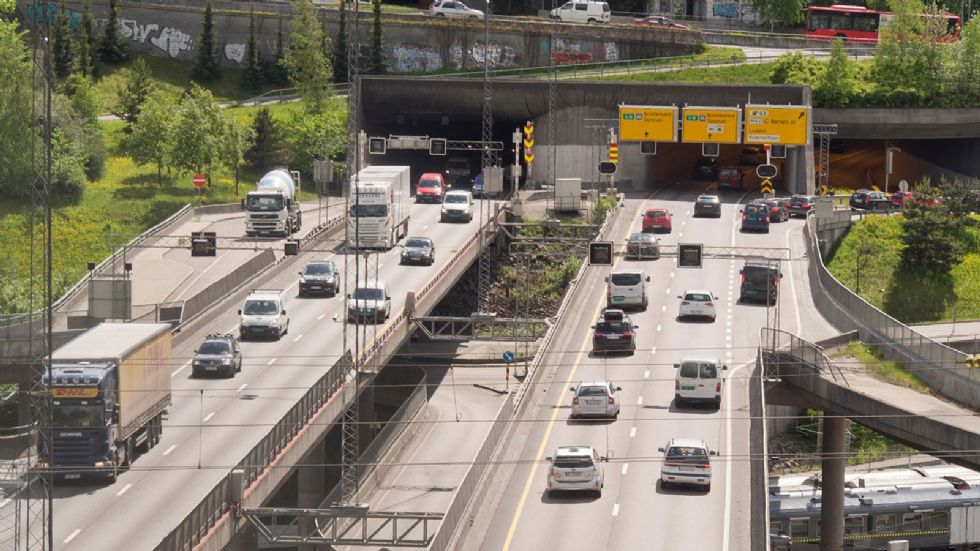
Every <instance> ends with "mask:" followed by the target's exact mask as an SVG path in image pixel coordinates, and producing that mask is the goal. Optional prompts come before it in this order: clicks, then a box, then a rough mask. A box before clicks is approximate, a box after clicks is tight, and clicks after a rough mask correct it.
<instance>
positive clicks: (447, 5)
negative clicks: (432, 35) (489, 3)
mask: <svg viewBox="0 0 980 551" xmlns="http://www.w3.org/2000/svg"><path fill="white" fill-rule="evenodd" d="M429 15H434V16H436V17H462V18H466V19H483V12H482V11H480V10H475V9H473V8H471V7H469V6H467V5H466V4H464V3H462V2H459V1H457V0H436V1H435V2H433V3H432V5H431V6H429Z"/></svg>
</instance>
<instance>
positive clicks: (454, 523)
mask: <svg viewBox="0 0 980 551" xmlns="http://www.w3.org/2000/svg"><path fill="white" fill-rule="evenodd" d="M513 415H514V395H513V394H508V395H507V399H505V400H504V403H503V404H501V405H500V409H499V410H498V411H497V416H496V417H495V418H494V421H493V425H491V426H490V431H489V434H487V438H486V440H484V441H483V445H482V446H480V450H479V451H478V452H476V457H474V458H473V461H472V463H471V464H470V468H469V469H467V471H466V476H464V477H463V481H462V482H461V483H460V484H459V488H458V489H457V490H456V494H455V495H454V496H453V500H452V502H451V503H450V504H449V508H448V509H446V516H444V517H443V520H442V523H441V524H440V525H439V530H438V532H437V533H436V535H435V537H434V538H433V539H432V543H430V544H429V551H444V550H447V549H449V545H450V543H452V540H453V536H455V535H456V532H457V530H459V527H460V526H461V525H462V524H463V520H464V518H465V516H466V509H467V508H469V505H470V502H471V501H473V495H474V494H475V493H476V490H477V489H478V488H479V485H480V480H481V479H482V478H483V475H484V474H485V473H486V472H487V467H489V466H490V460H491V459H492V458H493V455H494V453H495V452H496V451H497V445H498V444H500V440H501V438H502V437H503V435H504V432H506V430H507V423H508V422H509V421H510V419H511V417H512V416H513Z"/></svg>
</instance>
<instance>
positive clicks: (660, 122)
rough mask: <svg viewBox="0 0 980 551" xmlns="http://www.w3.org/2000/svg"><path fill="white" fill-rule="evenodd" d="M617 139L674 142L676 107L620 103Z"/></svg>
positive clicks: (675, 138) (675, 135)
mask: <svg viewBox="0 0 980 551" xmlns="http://www.w3.org/2000/svg"><path fill="white" fill-rule="evenodd" d="M619 139H620V141H624V142H636V141H639V142H676V141H677V107H654V106H645V105H620V106H619Z"/></svg>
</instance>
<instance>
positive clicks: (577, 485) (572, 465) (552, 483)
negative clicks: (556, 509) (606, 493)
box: [545, 446, 607, 497]
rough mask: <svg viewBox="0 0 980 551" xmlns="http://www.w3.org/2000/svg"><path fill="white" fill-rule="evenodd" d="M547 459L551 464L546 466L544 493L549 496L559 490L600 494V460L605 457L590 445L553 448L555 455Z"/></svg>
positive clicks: (601, 473) (601, 484)
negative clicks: (546, 474)
mask: <svg viewBox="0 0 980 551" xmlns="http://www.w3.org/2000/svg"><path fill="white" fill-rule="evenodd" d="M547 459H548V462H549V463H550V464H551V465H550V467H549V468H548V488H547V490H546V491H545V493H546V494H547V495H548V496H549V497H550V496H551V493H552V492H555V491H561V490H576V491H586V492H595V493H596V495H598V496H601V495H602V486H603V482H604V479H605V478H604V475H603V472H602V462H603V461H606V460H607V459H606V458H605V457H601V456H600V455H599V452H598V451H596V450H595V448H593V447H592V446H562V447H560V448H558V449H557V450H555V455H553V456H551V457H549V458H547Z"/></svg>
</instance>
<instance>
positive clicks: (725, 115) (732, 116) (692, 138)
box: [681, 107, 742, 143]
mask: <svg viewBox="0 0 980 551" xmlns="http://www.w3.org/2000/svg"><path fill="white" fill-rule="evenodd" d="M741 121H742V110H741V109H739V108H738V107H685V108H684V110H683V111H682V113H681V142H683V143H739V142H738V127H739V123H741Z"/></svg>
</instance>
